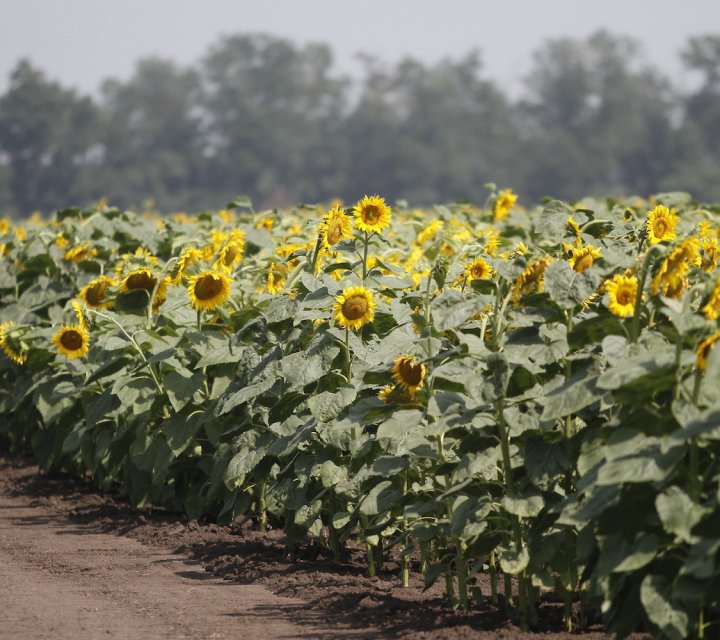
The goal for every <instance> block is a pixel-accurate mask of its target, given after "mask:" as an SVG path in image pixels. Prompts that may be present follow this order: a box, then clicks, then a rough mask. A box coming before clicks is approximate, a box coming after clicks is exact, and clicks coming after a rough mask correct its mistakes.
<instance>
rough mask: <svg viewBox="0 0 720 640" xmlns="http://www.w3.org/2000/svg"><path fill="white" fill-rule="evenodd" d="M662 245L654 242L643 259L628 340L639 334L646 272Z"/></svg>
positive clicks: (635, 338)
mask: <svg viewBox="0 0 720 640" xmlns="http://www.w3.org/2000/svg"><path fill="white" fill-rule="evenodd" d="M662 250H663V249H662V247H661V245H659V244H656V245H654V246H652V247H650V248H649V249H648V252H647V253H646V254H645V259H644V260H643V264H642V268H641V269H640V278H639V280H638V287H637V293H636V294H635V311H634V312H633V317H632V321H631V322H630V342H635V341H636V340H637V339H638V336H639V335H640V314H641V311H642V309H641V308H640V306H641V305H642V297H643V290H644V289H645V280H647V274H648V271H649V270H650V264H651V262H652V258H653V257H654V254H655V253H658V252H660V251H662Z"/></svg>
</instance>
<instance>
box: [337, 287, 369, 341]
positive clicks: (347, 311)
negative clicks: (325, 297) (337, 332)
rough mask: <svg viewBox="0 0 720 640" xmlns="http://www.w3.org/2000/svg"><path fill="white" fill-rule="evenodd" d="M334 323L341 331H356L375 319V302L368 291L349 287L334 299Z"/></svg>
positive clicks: (362, 288)
mask: <svg viewBox="0 0 720 640" xmlns="http://www.w3.org/2000/svg"><path fill="white" fill-rule="evenodd" d="M333 311H334V313H335V316H334V317H335V321H336V322H337V323H338V324H339V325H340V327H342V328H343V329H351V330H352V331H356V330H358V329H359V328H360V327H362V326H363V325H364V324H367V323H368V322H372V320H373V318H374V317H375V300H374V299H373V294H372V291H370V289H366V288H365V287H350V288H349V289H345V291H343V292H342V293H341V294H340V295H339V296H337V297H336V298H335V304H334V305H333Z"/></svg>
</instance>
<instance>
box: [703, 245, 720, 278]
mask: <svg viewBox="0 0 720 640" xmlns="http://www.w3.org/2000/svg"><path fill="white" fill-rule="evenodd" d="M700 247H701V248H702V261H701V266H702V269H703V271H706V272H707V273H710V272H711V271H714V270H715V269H716V268H717V266H718V260H719V259H720V243H718V239H717V238H716V237H713V236H703V237H701V238H700Z"/></svg>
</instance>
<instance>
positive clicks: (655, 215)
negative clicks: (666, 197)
mask: <svg viewBox="0 0 720 640" xmlns="http://www.w3.org/2000/svg"><path fill="white" fill-rule="evenodd" d="M679 221H680V218H679V217H678V215H677V211H675V209H668V208H667V207H666V206H665V205H662V204H659V205H658V206H657V207H655V208H654V209H653V210H652V211H650V213H648V218H647V222H646V224H645V228H646V230H647V241H648V244H649V245H654V244H657V243H658V242H667V241H668V240H675V238H676V237H677V235H676V234H675V227H676V226H677V223H678V222H679Z"/></svg>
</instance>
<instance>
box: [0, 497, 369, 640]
mask: <svg viewBox="0 0 720 640" xmlns="http://www.w3.org/2000/svg"><path fill="white" fill-rule="evenodd" d="M0 612H2V613H1V614H0V620H1V622H0V638H2V639H3V640H5V639H6V638H7V639H10V638H12V639H13V640H24V639H36V638H37V639H44V638H53V639H54V640H64V639H65V638H67V639H68V640H70V639H72V640H77V638H79V637H81V638H83V640H94V639H96V638H98V639H99V638H103V639H107V638H123V640H126V639H127V638H133V639H136V638H137V639H145V638H148V639H153V640H155V639H160V638H173V639H174V640H176V639H178V638H248V637H250V638H252V637H254V638H263V639H264V638H340V637H348V638H349V637H353V638H360V637H366V638H367V637H378V635H377V634H372V635H369V634H367V633H365V634H361V633H359V632H357V631H351V630H348V629H339V628H337V627H335V628H331V627H328V626H327V625H325V624H323V620H322V619H321V617H320V615H319V614H318V612H317V611H313V610H310V609H309V608H308V607H307V605H306V604H305V603H304V602H302V601H301V600H299V599H296V598H287V597H281V596H276V595H273V594H272V593H271V592H270V591H269V590H267V589H266V588H265V587H263V586H259V585H243V584H238V583H235V582H228V581H223V580H220V579H218V578H216V577H214V576H213V575H212V574H209V573H207V572H205V571H204V570H203V569H202V567H201V566H200V564H199V563H198V562H196V561H192V560H188V559H186V558H184V557H182V556H179V555H176V554H173V553H171V552H169V551H162V550H158V549H153V548H150V547H147V546H144V545H142V544H140V543H139V542H138V541H136V540H133V539H130V538H126V537H121V536H117V535H111V534H109V533H95V532H92V530H89V528H88V527H87V526H84V525H78V524H77V523H73V522H72V521H71V520H69V519H68V518H67V517H65V516H63V515H62V514H61V513H59V512H57V511H54V510H53V509H51V508H48V507H43V506H31V505H30V504H29V500H28V499H27V498H25V497H22V496H18V497H12V496H10V495H8V492H7V490H6V489H5V488H4V487H3V484H2V483H0Z"/></svg>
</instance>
